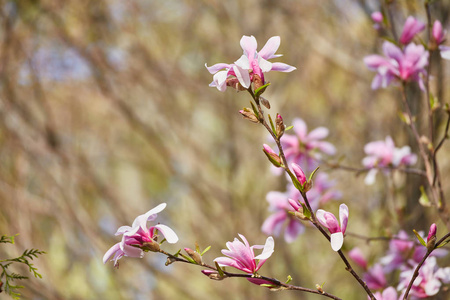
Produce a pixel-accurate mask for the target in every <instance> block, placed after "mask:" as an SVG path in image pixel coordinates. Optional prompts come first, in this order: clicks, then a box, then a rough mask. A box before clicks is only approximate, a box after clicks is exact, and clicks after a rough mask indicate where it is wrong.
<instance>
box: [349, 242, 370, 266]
mask: <svg viewBox="0 0 450 300" xmlns="http://www.w3.org/2000/svg"><path fill="white" fill-rule="evenodd" d="M348 257H350V258H351V259H352V260H353V261H354V262H355V263H357V264H358V266H360V267H361V268H363V269H364V270H367V260H366V259H365V258H364V255H363V253H362V251H361V249H359V248H358V247H355V248H353V249H352V250H351V251H350V252H348Z"/></svg>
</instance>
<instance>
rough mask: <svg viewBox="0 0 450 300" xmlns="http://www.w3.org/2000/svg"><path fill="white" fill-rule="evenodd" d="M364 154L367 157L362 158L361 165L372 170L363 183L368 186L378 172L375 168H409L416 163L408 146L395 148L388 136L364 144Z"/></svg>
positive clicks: (414, 156)
mask: <svg viewBox="0 0 450 300" xmlns="http://www.w3.org/2000/svg"><path fill="white" fill-rule="evenodd" d="M364 152H365V153H366V154H367V156H366V157H364V159H363V161H362V164H363V165H364V167H366V168H369V169H372V170H370V171H369V172H368V173H367V176H366V178H365V183H366V184H368V185H370V184H373V183H374V182H375V176H376V174H377V172H378V170H377V169H376V168H377V167H380V168H387V167H399V166H410V165H413V164H415V163H416V161H417V155H415V154H413V153H411V148H410V147H409V146H403V147H402V148H396V147H395V145H394V141H393V140H392V138H391V137H390V136H387V137H386V139H385V140H384V141H382V140H381V141H374V142H370V143H368V144H366V145H365V146H364ZM385 171H387V170H385Z"/></svg>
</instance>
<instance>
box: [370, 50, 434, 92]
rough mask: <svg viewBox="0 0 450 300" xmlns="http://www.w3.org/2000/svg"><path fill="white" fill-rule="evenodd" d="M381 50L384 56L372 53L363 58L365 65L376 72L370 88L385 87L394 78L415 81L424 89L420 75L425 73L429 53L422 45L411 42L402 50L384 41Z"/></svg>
mask: <svg viewBox="0 0 450 300" xmlns="http://www.w3.org/2000/svg"><path fill="white" fill-rule="evenodd" d="M383 52H384V55H385V56H386V57H383V56H380V55H375V54H374V55H369V56H366V57H365V58H364V63H365V64H366V65H367V67H368V68H369V69H370V70H372V71H376V72H377V75H375V78H374V79H373V81H372V89H374V90H376V89H378V88H380V87H383V88H385V87H387V86H388V85H389V84H390V83H391V82H392V81H393V80H394V79H399V80H402V81H416V82H418V83H419V86H420V87H421V89H422V90H423V89H424V85H423V80H422V78H421V75H424V74H426V71H425V67H426V66H427V65H428V56H429V53H428V51H426V50H425V48H424V47H423V46H422V45H416V44H413V43H411V44H409V45H408V46H406V47H405V49H404V50H403V51H402V50H401V49H400V48H398V47H397V46H395V45H394V44H392V43H390V42H384V43H383Z"/></svg>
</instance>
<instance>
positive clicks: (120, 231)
mask: <svg viewBox="0 0 450 300" xmlns="http://www.w3.org/2000/svg"><path fill="white" fill-rule="evenodd" d="M131 229H132V228H131V227H130V226H120V227H119V229H117V231H116V233H115V235H121V234H124V233H126V232H128V231H130V230H131Z"/></svg>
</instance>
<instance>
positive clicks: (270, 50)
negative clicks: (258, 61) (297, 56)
mask: <svg viewBox="0 0 450 300" xmlns="http://www.w3.org/2000/svg"><path fill="white" fill-rule="evenodd" d="M280 40H281V39H280V37H279V36H273V37H271V38H270V39H269V40H268V41H267V43H266V44H265V45H264V47H263V48H262V49H261V51H259V52H258V54H259V55H260V56H261V57H262V58H264V59H271V58H275V57H279V56H281V55H275V52H277V50H278V47H280Z"/></svg>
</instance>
